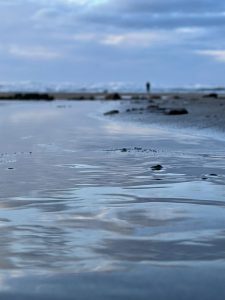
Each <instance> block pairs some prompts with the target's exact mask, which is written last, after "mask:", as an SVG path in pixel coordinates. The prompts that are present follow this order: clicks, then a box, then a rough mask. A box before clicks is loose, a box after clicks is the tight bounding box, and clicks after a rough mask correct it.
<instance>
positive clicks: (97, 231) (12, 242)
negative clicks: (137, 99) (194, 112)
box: [0, 101, 225, 300]
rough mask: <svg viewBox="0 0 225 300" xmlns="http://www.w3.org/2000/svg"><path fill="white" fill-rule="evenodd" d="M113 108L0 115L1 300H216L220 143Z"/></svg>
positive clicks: (224, 206)
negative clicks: (128, 117)
mask: <svg viewBox="0 0 225 300" xmlns="http://www.w3.org/2000/svg"><path fill="white" fill-rule="evenodd" d="M114 105H117V104H116V103H110V104H106V103H104V102H100V101H99V102H98V101H96V102H93V101H92V102H88V101H87V102H69V101H55V102H40V103H38V102H28V103H25V102H12V101H11V102H1V103H0V137H1V147H0V178H1V180H0V191H1V195H0V257H1V259H0V299H23V300H26V299H173V300H174V299H179V300H180V299H192V300H193V299H224V297H225V285H224V280H225V141H223V140H222V139H221V140H216V139H214V138H213V137H203V136H202V137H200V136H196V135H194V134H190V133H187V134H185V133H184V132H182V133H181V132H178V131H174V130H173V131H172V130H166V129H163V128H159V127H155V126H153V125H152V126H151V125H144V124H141V123H134V122H133V123H132V122H127V121H126V122H121V121H120V122H119V121H117V120H116V118H114V117H110V116H108V117H104V116H103V114H102V113H103V112H104V111H105V110H109V109H110V108H111V107H113V106H114ZM158 164H160V165H162V166H163V168H162V170H158V171H157V170H153V169H152V166H154V165H158Z"/></svg>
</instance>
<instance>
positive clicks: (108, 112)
mask: <svg viewBox="0 0 225 300" xmlns="http://www.w3.org/2000/svg"><path fill="white" fill-rule="evenodd" d="M118 113H119V111H118V110H117V109H114V110H110V111H107V112H106V113H104V115H105V116H111V115H116V114H118Z"/></svg>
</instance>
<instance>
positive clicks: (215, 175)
mask: <svg viewBox="0 0 225 300" xmlns="http://www.w3.org/2000/svg"><path fill="white" fill-rule="evenodd" d="M209 175H210V176H213V177H217V176H218V175H217V174H214V173H212V174H209Z"/></svg>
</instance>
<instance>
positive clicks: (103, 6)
mask: <svg viewBox="0 0 225 300" xmlns="http://www.w3.org/2000/svg"><path fill="white" fill-rule="evenodd" d="M224 33H225V1H224V0H0V41H1V42H0V81H25V80H33V81H41V82H76V83H78V84H84V83H98V82H111V81H123V82H136V83H137V84H141V83H142V82H145V81H146V80H150V81H152V82H153V84H155V85H159V86H187V85H194V84H202V85H225V39H224Z"/></svg>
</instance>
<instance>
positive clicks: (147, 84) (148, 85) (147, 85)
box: [146, 82, 151, 94]
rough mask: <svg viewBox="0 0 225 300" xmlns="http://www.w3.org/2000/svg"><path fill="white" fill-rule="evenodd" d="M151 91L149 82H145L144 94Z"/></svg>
mask: <svg viewBox="0 0 225 300" xmlns="http://www.w3.org/2000/svg"><path fill="white" fill-rule="evenodd" d="M150 89H151V84H150V82H146V92H147V93H148V94H149V93H150Z"/></svg>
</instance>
